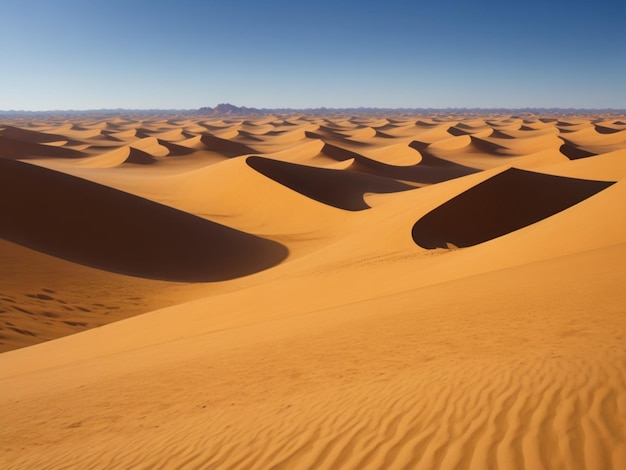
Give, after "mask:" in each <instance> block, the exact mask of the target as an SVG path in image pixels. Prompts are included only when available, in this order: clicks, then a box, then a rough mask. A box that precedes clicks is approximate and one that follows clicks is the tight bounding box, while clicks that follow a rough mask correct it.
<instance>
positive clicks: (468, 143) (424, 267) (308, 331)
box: [0, 115, 626, 470]
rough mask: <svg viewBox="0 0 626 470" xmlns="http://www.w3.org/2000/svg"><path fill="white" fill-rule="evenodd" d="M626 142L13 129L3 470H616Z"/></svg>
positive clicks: (1, 176)
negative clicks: (152, 469)
mask: <svg viewBox="0 0 626 470" xmlns="http://www.w3.org/2000/svg"><path fill="white" fill-rule="evenodd" d="M624 122H626V119H625V118H624V117H620V116H575V117H574V116H567V117H562V116H561V117H558V116H555V117H550V116H541V117H538V116H530V115H529V116H524V117H513V116H472V117H459V116H443V115H442V116H389V117H387V118H384V119H383V118H380V117H368V116H352V117H351V116H329V117H311V116H272V117H267V116H264V117H262V118H256V117H245V118H236V117H228V118H223V119H217V118H197V119H183V118H180V119H175V118H171V117H154V118H149V119H148V118H146V119H143V120H141V121H139V120H134V119H132V118H121V117H120V118H111V119H108V120H106V121H103V120H101V119H97V118H93V119H89V118H81V119H80V120H78V119H77V120H75V121H72V122H70V121H66V120H60V119H59V120H54V119H49V120H46V121H26V120H15V121H12V122H0V220H1V221H2V223H1V224H0V237H1V238H2V239H0V351H3V353H2V354H0V407H1V409H2V410H3V412H2V416H3V426H2V427H1V428H0V449H2V450H0V467H2V468H3V469H22V468H202V469H206V468H216V469H221V468H262V469H265V468H355V469H361V468H407V469H432V468H442V469H462V468H466V469H484V468H506V469H541V468H549V469H616V470H617V469H622V468H626V427H625V426H624V423H626V348H625V345H626V315H624V313H625V309H626V288H624V286H626V216H625V214H626V125H624ZM73 333H75V334H73Z"/></svg>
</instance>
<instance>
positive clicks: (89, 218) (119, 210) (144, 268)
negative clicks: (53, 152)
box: [0, 159, 288, 282]
mask: <svg viewBox="0 0 626 470" xmlns="http://www.w3.org/2000/svg"><path fill="white" fill-rule="evenodd" d="M0 221H1V223H0V237H2V238H4V239H6V240H8V241H10V242H13V243H17V244H19V245H23V246H26V247H28V248H31V249H35V250H38V251H42V252H44V253H47V254H50V255H52V256H57V257H59V258H63V259H66V260H69V261H73V262H76V263H80V264H84V265H87V266H91V267H96V268H100V269H105V270H108V271H113V272H117V273H121V274H127V275H132V276H139V277H145V278H152V279H162V280H168V281H186V282H205V281H223V280H227V279H233V278H237V277H241V276H245V275H248V274H252V273H255V272H258V271H261V270H263V269H267V268H270V267H272V266H274V265H276V264H278V263H280V262H281V261H282V260H284V259H285V258H286V257H287V255H288V251H287V249H286V248H285V247H284V246H283V245H281V244H278V243H275V242H273V241H270V240H266V239H263V238H260V237H256V236H253V235H250V234H247V233H244V232H240V231H238V230H234V229H232V228H229V227H226V226H223V225H220V224H217V223H215V222H211V221H208V220H205V219H202V218H200V217H196V216H194V215H191V214H189V213H186V212H182V211H179V210H176V209H173V208H171V207H168V206H164V205H161V204H157V203H155V202H152V201H149V200H147V199H143V198H140V197H137V196H134V195H131V194H128V193H124V192H122V191H118V190H115V189H112V188H109V187H107V186H102V185H99V184H96V183H93V182H90V181H86V180H83V179H80V178H76V177H73V176H69V175H66V174H64V173H59V172H56V171H52V170H48V169H45V168H41V167H38V166H34V165H30V164H27V163H23V162H18V161H13V160H6V159H0Z"/></svg>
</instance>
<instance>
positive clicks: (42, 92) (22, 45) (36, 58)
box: [0, 0, 626, 110]
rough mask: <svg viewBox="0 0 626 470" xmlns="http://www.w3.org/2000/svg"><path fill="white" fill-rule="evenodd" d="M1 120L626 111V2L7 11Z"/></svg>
mask: <svg viewBox="0 0 626 470" xmlns="http://www.w3.org/2000/svg"><path fill="white" fill-rule="evenodd" d="M0 52H1V54H0V109H4V110H7V109H24V110H48V109H94V108H118V107H124V108H175V109H190V108H198V107H201V106H215V105H216V104H218V103H220V102H230V103H233V104H236V105H240V106H243V105H245V106H255V107H321V106H326V107H352V106H376V107H607V108H626V1H624V0H619V1H617V0H610V1H604V2H593V1H591V0H588V1H579V0H571V1H565V0H541V1H539V0H526V1H516V2H511V1H507V0H500V1H495V0H473V1H468V0H464V1H459V0H448V1H435V0H432V1H428V2H426V1H420V0H413V1H411V0H404V1H396V0H386V1H384V2H383V1H380V0H378V1H375V2H374V1H371V2H367V1H340V0H335V1H328V0H317V1H315V2H311V1H297V0H292V1H278V0H264V1H260V0H258V1H238V0H230V1H226V0H222V1H211V0H208V1H200V0H197V1H191V0H179V1H162V0H161V1H159V0H153V1H145V0H136V1H133V0H125V1H120V0H107V1H91V0H80V1H79V0H19V1H18V0H0Z"/></svg>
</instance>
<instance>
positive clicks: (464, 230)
mask: <svg viewBox="0 0 626 470" xmlns="http://www.w3.org/2000/svg"><path fill="white" fill-rule="evenodd" d="M612 184H613V183H611V182H606V181H591V180H581V179H575V178H565V177H562V176H552V175H546V174H542V173H535V172H531V171H525V170H519V169H516V168H511V169H508V170H506V171H504V172H502V173H499V174H497V175H496V176H493V177H492V178H489V179H488V180H486V181H483V182H482V183H480V184H478V185H476V186H474V187H473V188H471V189H468V190H467V191H465V192H463V193H461V194H459V195H458V196H456V197H454V198H452V199H450V200H449V201H447V202H445V203H444V204H442V205H441V206H439V207H437V208H436V209H434V210H433V211H431V212H429V213H428V214H426V215H425V216H423V217H422V218H421V219H419V220H418V221H417V222H416V223H415V225H413V230H412V235H413V240H414V241H415V243H417V244H418V245H419V246H421V247H422V248H428V249H433V248H446V247H448V246H449V245H450V244H451V245H454V246H456V247H468V246H472V245H477V244H478V243H483V242H486V241H488V240H491V239H494V238H497V237H500V236H502V235H506V234H507V233H510V232H513V231H515V230H519V229H521V228H523V227H526V226H528V225H531V224H534V223H535V222H539V221H540V220H543V219H545V218H547V217H550V216H552V215H554V214H556V213H558V212H561V211H563V210H565V209H567V208H569V207H571V206H573V205H574V204H578V203H579V202H581V201H583V200H585V199H587V198H588V197H591V196H593V195H594V194H596V193H598V192H600V191H602V190H603V189H605V188H607V187H609V186H611V185H612Z"/></svg>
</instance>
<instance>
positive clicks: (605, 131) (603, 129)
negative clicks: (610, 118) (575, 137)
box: [595, 124, 621, 134]
mask: <svg viewBox="0 0 626 470" xmlns="http://www.w3.org/2000/svg"><path fill="white" fill-rule="evenodd" d="M595 128H596V132H597V133H598V134H615V133H617V132H621V130H620V129H613V128H612V127H606V126H601V125H600V124H596V125H595Z"/></svg>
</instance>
